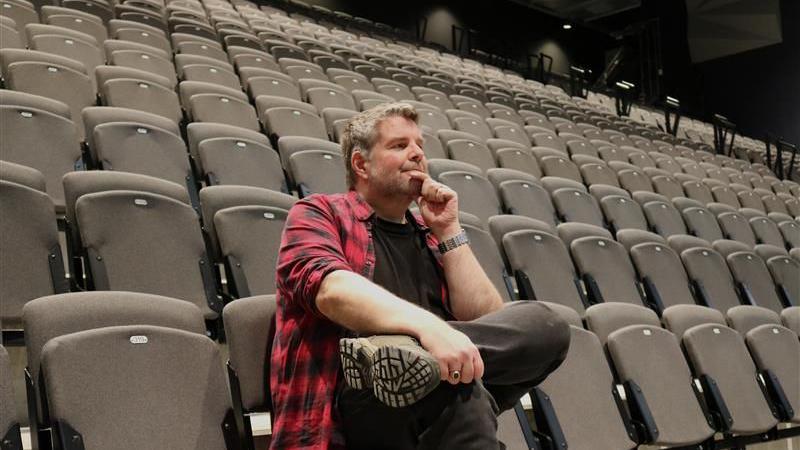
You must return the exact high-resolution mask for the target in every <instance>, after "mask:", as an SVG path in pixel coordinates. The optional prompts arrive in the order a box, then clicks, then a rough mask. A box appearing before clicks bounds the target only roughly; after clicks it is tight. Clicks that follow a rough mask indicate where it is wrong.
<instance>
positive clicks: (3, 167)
mask: <svg viewBox="0 0 800 450" xmlns="http://www.w3.org/2000/svg"><path fill="white" fill-rule="evenodd" d="M0 180H3V181H8V182H11V183H16V184H21V185H23V186H27V187H29V188H31V189H36V190H37V191H42V192H45V189H46V188H45V179H44V175H42V172H39V171H38V170H36V169H34V168H33V167H28V166H23V165H21V164H14V163H12V162H8V161H3V160H0Z"/></svg>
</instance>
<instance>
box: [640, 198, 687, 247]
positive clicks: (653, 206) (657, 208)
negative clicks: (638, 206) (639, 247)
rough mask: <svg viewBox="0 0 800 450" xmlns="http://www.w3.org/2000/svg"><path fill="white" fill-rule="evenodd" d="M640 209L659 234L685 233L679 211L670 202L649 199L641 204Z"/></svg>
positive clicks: (664, 235) (666, 235)
mask: <svg viewBox="0 0 800 450" xmlns="http://www.w3.org/2000/svg"><path fill="white" fill-rule="evenodd" d="M642 210H643V211H644V215H645V217H646V218H647V222H649V223H650V227H651V228H652V229H653V230H654V231H655V232H656V233H658V234H660V235H661V236H663V237H665V238H667V237H669V236H673V235H679V234H686V224H685V223H684V222H683V219H682V218H681V213H679V212H678V210H677V209H675V207H674V206H672V204H670V203H667V202H664V201H651V202H647V203H645V204H644V205H642Z"/></svg>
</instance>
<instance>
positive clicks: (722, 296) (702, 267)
mask: <svg viewBox="0 0 800 450" xmlns="http://www.w3.org/2000/svg"><path fill="white" fill-rule="evenodd" d="M673 248H674V246H673ZM681 260H682V261H683V265H684V267H686V273H687V274H688V275H689V278H690V279H691V280H692V281H694V282H695V283H696V284H697V285H698V286H700V287H701V288H702V291H703V293H704V295H705V296H706V301H707V302H708V303H709V304H708V306H710V307H712V308H716V309H718V310H720V311H722V312H723V313H725V312H726V311H728V309H730V308H732V307H734V306H738V305H740V304H741V303H740V301H739V296H738V295H737V293H736V289H735V287H734V285H733V281H734V280H733V277H732V276H731V273H730V271H729V270H728V265H727V264H726V263H725V259H724V258H723V257H722V256H721V255H720V254H719V253H717V252H716V251H714V250H712V249H708V248H702V247H694V248H690V249H688V250H684V251H683V252H681Z"/></svg>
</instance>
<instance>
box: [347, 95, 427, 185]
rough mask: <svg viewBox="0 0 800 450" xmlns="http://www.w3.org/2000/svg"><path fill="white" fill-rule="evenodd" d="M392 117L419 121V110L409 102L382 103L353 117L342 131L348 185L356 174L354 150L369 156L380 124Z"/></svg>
mask: <svg viewBox="0 0 800 450" xmlns="http://www.w3.org/2000/svg"><path fill="white" fill-rule="evenodd" d="M390 117H404V118H406V119H409V120H413V121H414V123H417V124H418V123H419V115H418V114H417V110H416V109H415V108H414V107H413V106H411V105H410V104H408V103H402V102H399V103H382V104H380V105H378V106H375V107H374V108H370V109H368V110H366V111H364V112H361V113H359V114H358V115H356V116H354V117H352V118H351V119H350V120H349V121H348V122H347V125H345V127H344V132H343V133H342V139H341V140H342V154H343V155H344V161H345V166H346V169H347V171H346V173H347V186H348V187H349V188H351V189H352V188H353V187H354V186H355V183H356V174H355V171H354V170H353V166H352V159H353V152H356V151H359V152H361V154H362V155H364V158H369V154H370V151H371V150H372V147H373V146H374V145H375V143H376V142H377V141H378V126H379V125H380V123H381V122H383V121H384V120H386V119H388V118H390Z"/></svg>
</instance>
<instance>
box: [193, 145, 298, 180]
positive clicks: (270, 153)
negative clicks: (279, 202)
mask: <svg viewBox="0 0 800 450" xmlns="http://www.w3.org/2000/svg"><path fill="white" fill-rule="evenodd" d="M198 154H199V156H200V160H201V167H203V171H204V173H205V175H206V179H207V181H208V184H209V185H210V186H211V185H216V184H235V185H244V186H255V187H261V188H265V189H271V190H274V191H282V192H288V186H287V184H286V180H285V179H284V176H283V169H282V167H281V162H280V158H279V157H278V153H277V152H276V151H275V150H273V149H272V148H271V147H270V146H269V145H264V143H261V142H256V141H251V140H248V139H242V138H238V137H218V138H211V139H205V140H203V141H202V142H200V144H199V145H198Z"/></svg>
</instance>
